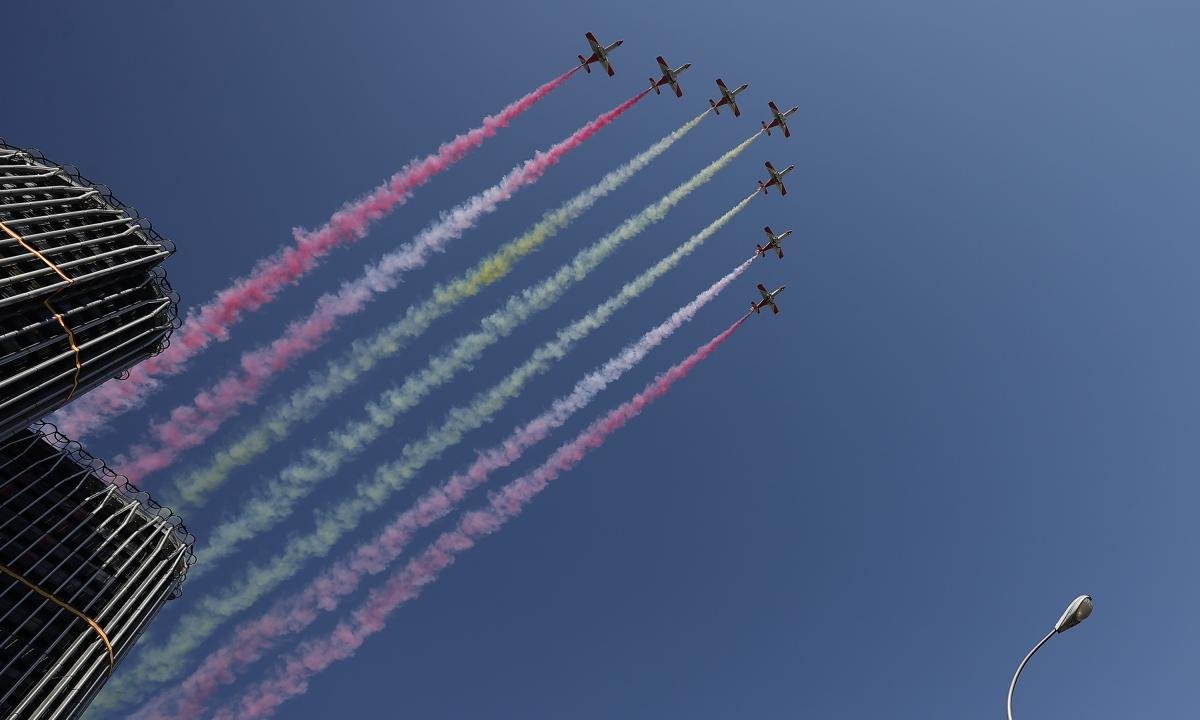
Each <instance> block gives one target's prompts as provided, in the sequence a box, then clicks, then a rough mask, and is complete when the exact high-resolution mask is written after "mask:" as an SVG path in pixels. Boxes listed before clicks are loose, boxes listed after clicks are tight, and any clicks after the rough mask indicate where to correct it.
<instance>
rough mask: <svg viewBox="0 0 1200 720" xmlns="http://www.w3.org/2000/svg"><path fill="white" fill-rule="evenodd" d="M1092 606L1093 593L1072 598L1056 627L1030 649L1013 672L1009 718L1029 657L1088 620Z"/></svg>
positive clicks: (1009, 718)
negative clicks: (1047, 642)
mask: <svg viewBox="0 0 1200 720" xmlns="http://www.w3.org/2000/svg"><path fill="white" fill-rule="evenodd" d="M1092 606H1093V605H1092V596H1091V595H1080V596H1079V597H1077V598H1075V599H1074V600H1072V601H1071V604H1070V605H1068V606H1067V609H1066V611H1065V612H1063V614H1062V617H1060V618H1059V619H1058V622H1056V623H1054V629H1053V630H1051V631H1050V632H1049V633H1048V634H1047V635H1046V637H1044V638H1042V640H1041V642H1039V643H1038V644H1037V645H1034V646H1033V649H1032V650H1030V651H1029V654H1028V655H1026V656H1025V659H1024V660H1022V661H1021V664H1020V665H1018V666H1017V672H1016V673H1014V674H1013V679H1012V683H1011V684H1010V685H1009V686H1008V720H1013V716H1012V696H1013V690H1016V689H1017V678H1019V677H1021V671H1022V670H1024V669H1025V664H1026V663H1028V662H1029V658H1031V657H1033V654H1034V653H1035V652H1037V651H1038V650H1039V649H1041V647H1042V646H1043V645H1045V644H1046V641H1047V640H1049V639H1050V638H1052V637H1054V636H1055V635H1057V634H1058V633H1060V632H1066V631H1067V630H1070V629H1071V628H1073V627H1075V626H1076V625H1078V624H1079V623H1081V622H1083V621H1084V620H1086V619H1087V616H1088V615H1091V614H1092Z"/></svg>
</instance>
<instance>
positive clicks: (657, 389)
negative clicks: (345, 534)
mask: <svg viewBox="0 0 1200 720" xmlns="http://www.w3.org/2000/svg"><path fill="white" fill-rule="evenodd" d="M748 317H750V314H749V313H747V314H746V315H743V316H742V317H741V318H740V319H739V320H738V321H737V322H735V323H733V325H731V326H729V328H728V329H727V330H725V331H724V332H722V333H721V334H720V335H717V336H716V337H715V338H713V339H712V340H709V341H708V342H707V343H705V344H704V345H702V346H701V347H700V348H699V349H697V350H696V351H695V352H694V353H692V354H691V355H690V356H688V357H687V358H685V359H684V360H682V361H681V362H680V363H678V364H677V365H675V366H674V367H672V368H671V369H670V370H667V371H666V372H665V373H663V374H662V375H659V376H658V377H657V378H655V380H654V381H653V382H651V383H650V384H649V385H647V386H646V388H645V389H643V390H642V391H641V392H640V393H638V394H637V395H635V396H634V397H633V398H632V399H630V400H628V401H626V402H625V403H624V404H622V405H621V406H619V407H617V408H616V409H614V410H612V411H611V412H609V413H608V414H607V415H605V416H603V417H602V418H600V419H599V420H597V421H595V422H593V423H592V424H591V425H589V426H588V427H587V428H586V429H585V430H584V431H583V432H581V433H580V434H579V435H578V436H577V437H576V438H575V439H574V440H572V441H571V442H569V443H567V444H565V445H563V446H561V447H560V448H558V450H556V451H555V452H554V454H553V455H551V456H550V458H549V459H547V460H546V462H545V463H543V464H542V465H541V466H540V467H538V468H537V469H536V470H534V471H533V472H531V473H529V474H528V475H525V476H523V477H520V478H518V479H516V480H514V481H512V482H511V483H509V484H508V485H506V486H505V487H504V488H503V489H501V490H500V491H499V492H498V493H496V494H495V495H493V496H492V497H491V499H490V500H489V502H488V505H487V506H486V507H485V508H484V509H482V510H475V511H472V512H469V513H465V514H464V515H463V516H462V518H461V519H460V520H459V522H458V526H457V527H456V528H455V529H454V530H449V531H447V532H444V533H442V534H441V535H440V536H439V537H438V538H437V540H435V541H434V542H433V544H431V545H430V546H429V547H428V548H426V549H425V551H424V552H422V553H421V554H420V555H418V556H416V557H415V558H413V559H412V560H410V561H409V562H408V564H407V565H405V567H404V568H403V569H402V570H399V571H397V572H396V573H394V574H393V575H392V576H391V577H389V578H388V580H387V581H386V582H385V583H384V584H383V585H382V586H380V587H378V588H376V589H375V590H372V591H371V593H370V595H369V596H368V598H367V601H366V602H365V603H364V604H363V605H362V606H360V607H359V608H358V609H357V610H355V611H354V612H353V613H352V614H351V618H350V619H348V620H343V621H342V622H340V623H338V625H337V626H336V627H335V628H334V629H333V631H332V632H331V633H330V634H329V635H327V636H325V637H324V638H321V639H319V640H316V641H312V642H308V643H305V644H303V645H301V646H300V647H299V648H298V649H297V651H296V652H293V653H292V654H291V655H290V656H289V657H287V658H286V659H285V660H284V662H283V663H282V665H281V666H280V667H279V668H278V669H277V670H276V671H275V672H274V673H273V674H272V677H270V678H269V679H267V680H265V681H263V682H262V683H260V684H258V685H256V686H254V687H253V688H251V689H250V690H249V691H247V692H246V693H245V694H244V695H243V696H242V697H241V699H240V700H238V701H237V702H236V703H235V704H234V705H232V706H228V707H226V708H223V709H222V710H221V711H219V712H218V713H217V714H216V715H214V716H213V717H214V720H258V719H259V718H266V717H270V716H272V715H274V713H275V711H276V709H278V707H279V706H280V705H282V704H283V703H284V702H286V701H287V700H288V699H290V698H292V697H295V696H297V695H300V694H303V693H304V692H305V691H306V690H307V688H308V680H309V679H310V678H311V677H313V676H314V675H316V674H317V673H319V672H321V671H322V670H324V669H326V668H328V667H329V666H330V665H332V664H333V663H335V662H338V661H340V660H345V659H347V658H349V657H351V656H352V655H353V654H354V653H355V651H357V650H358V648H359V647H360V646H361V645H362V644H363V642H365V641H366V639H367V638H369V637H370V636H371V635H374V634H375V633H377V632H379V631H380V630H382V629H383V628H384V626H385V625H386V623H387V619H388V616H389V615H391V613H392V612H394V611H395V610H396V609H397V608H399V607H400V606H401V605H403V604H404V603H406V602H408V601H409V600H412V599H413V598H415V597H417V596H418V595H419V594H420V593H421V590H422V589H423V588H424V587H425V586H426V585H429V584H430V583H432V582H433V581H435V580H436V579H437V577H438V575H439V574H440V573H441V571H442V570H444V569H446V568H447V567H449V566H450V565H451V564H453V563H454V560H455V558H456V557H457V556H458V554H459V553H461V552H463V551H465V550H468V549H470V548H471V547H473V546H474V545H475V543H476V542H478V540H479V539H480V538H482V537H483V536H485V535H490V534H491V533H494V532H496V531H497V530H499V529H500V528H501V527H502V526H503V525H504V524H505V523H506V522H508V521H509V520H511V519H513V518H514V517H516V516H517V515H519V514H520V513H521V511H522V509H524V507H525V506H526V505H527V504H528V503H529V502H530V501H532V500H533V498H534V497H536V496H537V495H538V493H540V492H541V491H542V490H544V489H545V488H546V486H547V485H549V483H550V482H551V481H552V480H554V479H556V478H558V477H559V476H560V475H562V474H563V473H564V472H566V471H567V470H570V469H571V468H573V467H574V466H575V465H577V464H578V463H579V461H580V460H582V459H583V458H584V456H586V455H587V453H588V452H589V451H591V450H592V449H595V448H598V447H600V446H601V445H603V444H604V441H605V440H606V439H607V438H608V437H609V436H610V435H611V434H612V433H614V432H615V431H617V430H619V429H620V428H621V427H623V426H624V425H625V424H626V423H628V422H629V421H630V420H631V419H633V418H634V417H636V416H637V415H638V414H640V413H641V412H642V410H644V409H645V408H646V406H648V405H649V404H650V403H652V402H654V401H655V400H657V399H658V398H660V397H662V396H663V395H665V394H666V393H667V391H669V390H670V389H671V386H672V385H674V384H675V383H676V382H677V381H679V380H681V379H683V378H684V377H686V376H687V375H688V373H689V372H691V370H692V368H694V367H696V365H698V364H699V363H700V362H701V361H703V360H704V359H705V358H707V357H708V356H709V355H711V354H712V353H713V351H715V350H716V349H717V348H718V347H719V346H721V345H722V344H723V343H724V342H725V341H726V340H728V339H729V338H730V337H731V336H732V335H733V333H735V332H736V331H737V330H738V328H740V327H741V326H742V323H744V322H745V321H746V318H748Z"/></svg>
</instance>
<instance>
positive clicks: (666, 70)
mask: <svg viewBox="0 0 1200 720" xmlns="http://www.w3.org/2000/svg"><path fill="white" fill-rule="evenodd" d="M654 59H655V60H657V61H658V67H660V68H661V69H662V71H663V75H665V76H667V77H671V66H670V65H668V64H667V61H666V60H663V56H662V55H659V56H658V57H656V58H654Z"/></svg>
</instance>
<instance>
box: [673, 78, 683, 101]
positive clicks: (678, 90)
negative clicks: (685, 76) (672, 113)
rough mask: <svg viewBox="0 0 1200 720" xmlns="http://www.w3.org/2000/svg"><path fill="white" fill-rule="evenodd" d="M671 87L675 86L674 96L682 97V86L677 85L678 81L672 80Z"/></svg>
mask: <svg viewBox="0 0 1200 720" xmlns="http://www.w3.org/2000/svg"><path fill="white" fill-rule="evenodd" d="M671 87H673V88H675V97H683V88H681V87H679V83H678V82H677V81H675V80H672V81H671Z"/></svg>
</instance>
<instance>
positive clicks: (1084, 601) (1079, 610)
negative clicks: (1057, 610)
mask: <svg viewBox="0 0 1200 720" xmlns="http://www.w3.org/2000/svg"><path fill="white" fill-rule="evenodd" d="M1092 607H1093V603H1092V596H1091V595H1080V596H1079V597H1077V598H1075V599H1074V600H1072V601H1071V604H1070V605H1068V606H1067V610H1066V612H1064V613H1063V614H1062V617H1060V618H1059V619H1058V622H1056V623H1054V632H1056V633H1060V632H1063V631H1065V630H1070V629H1071V628H1073V627H1075V626H1076V625H1078V624H1079V623H1081V622H1083V621H1084V620H1086V619H1087V616H1088V615H1091V614H1092Z"/></svg>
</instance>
